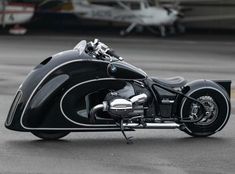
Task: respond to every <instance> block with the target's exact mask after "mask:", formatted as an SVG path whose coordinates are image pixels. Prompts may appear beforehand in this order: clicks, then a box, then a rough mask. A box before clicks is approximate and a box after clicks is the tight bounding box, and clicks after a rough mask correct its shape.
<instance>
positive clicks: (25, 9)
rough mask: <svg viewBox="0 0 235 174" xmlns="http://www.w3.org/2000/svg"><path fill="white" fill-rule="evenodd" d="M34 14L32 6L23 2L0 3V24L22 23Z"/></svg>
mask: <svg viewBox="0 0 235 174" xmlns="http://www.w3.org/2000/svg"><path fill="white" fill-rule="evenodd" d="M33 14H34V7H33V6H31V5H28V4H27V5H26V4H23V3H6V4H3V3H0V25H11V24H22V23H25V22H28V21H29V20H30V19H31V18H32V17H33Z"/></svg>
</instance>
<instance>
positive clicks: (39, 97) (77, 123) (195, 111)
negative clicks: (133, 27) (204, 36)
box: [5, 39, 231, 143]
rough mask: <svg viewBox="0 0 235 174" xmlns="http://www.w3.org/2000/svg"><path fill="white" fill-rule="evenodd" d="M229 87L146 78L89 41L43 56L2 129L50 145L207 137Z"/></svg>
mask: <svg viewBox="0 0 235 174" xmlns="http://www.w3.org/2000/svg"><path fill="white" fill-rule="evenodd" d="M230 88H231V81H228V80H221V81H211V80H196V81H192V82H189V83H187V82H186V80H184V79H183V78H182V77H173V78H167V79H160V78H157V77H149V76H147V74H146V73H145V72H144V71H142V70H141V69H139V68H136V67H134V66H132V65H131V64H128V63H126V62H125V61H123V58H122V57H120V56H118V55H116V54H115V53H114V51H113V50H111V49H110V48H109V47H108V46H107V45H105V44H104V43H101V42H100V41H99V40H97V39H95V40H94V41H93V42H88V43H87V42H86V41H81V42H80V43H79V44H78V45H77V46H76V47H75V48H74V49H73V50H69V51H65V52H61V53H58V54H56V55H53V56H51V57H48V58H47V59H45V60H44V61H43V62H41V63H40V64H39V65H38V66H36V67H35V68H34V69H33V70H32V71H31V72H30V74H29V75H28V76H27V78H26V80H25V81H24V82H23V83H22V84H21V85H20V87H19V89H18V91H17V93H16V96H15V99H14V101H13V103H12V105H11V108H10V111H9V114H8V117H7V119H6V123H5V126H6V127H7V128H8V129H11V130H15V131H25V132H32V133H33V134H34V135H36V136H37V137H39V138H42V139H45V140H55V139H59V138H62V137H64V136H66V135H67V134H68V133H70V132H81V131H84V132H85V131H97V132H98V131H121V132H122V133H123V135H124V137H125V138H126V140H127V143H130V142H132V141H131V139H130V137H127V136H126V134H125V131H133V130H135V129H176V128H178V129H180V130H182V131H184V132H186V133H187V134H189V135H191V136H195V137H206V136H210V135H212V134H214V133H216V132H218V131H220V130H222V129H223V127H224V126H225V125H226V123H227V121H228V119H229V116H230V110H231V106H230V90H231V89H230Z"/></svg>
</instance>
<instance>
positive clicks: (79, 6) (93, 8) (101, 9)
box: [74, 1, 178, 26]
mask: <svg viewBox="0 0 235 174" xmlns="http://www.w3.org/2000/svg"><path fill="white" fill-rule="evenodd" d="M74 10H75V13H76V15H77V16H78V17H80V18H87V19H95V20H105V21H113V22H127V23H137V24H139V25H143V26H144V25H156V26H160V25H172V24H173V23H174V22H175V21H176V20H177V19H178V17H177V14H178V12H177V11H173V10H172V11H171V13H168V12H167V10H165V9H164V8H161V7H150V6H149V7H142V8H140V9H135V10H131V9H125V8H121V7H111V6H105V5H94V4H88V3H87V4H86V3H79V2H76V1H74Z"/></svg>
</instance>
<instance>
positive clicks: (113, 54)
mask: <svg viewBox="0 0 235 174" xmlns="http://www.w3.org/2000/svg"><path fill="white" fill-rule="evenodd" d="M106 53H107V54H108V55H110V56H112V57H115V58H116V59H118V60H123V58H122V57H121V56H118V55H117V54H116V53H115V52H114V50H108V51H107V52H106Z"/></svg>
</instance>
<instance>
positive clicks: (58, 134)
mask: <svg viewBox="0 0 235 174" xmlns="http://www.w3.org/2000/svg"><path fill="white" fill-rule="evenodd" d="M31 133H32V134H33V135H35V136H36V137H38V138H41V139H43V140H58V139H60V138H63V137H65V136H66V135H68V134H69V133H70V132H67V131H33V132H31Z"/></svg>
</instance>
